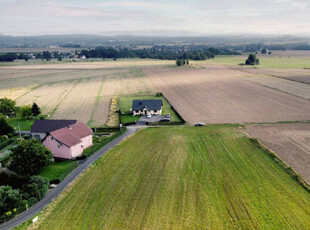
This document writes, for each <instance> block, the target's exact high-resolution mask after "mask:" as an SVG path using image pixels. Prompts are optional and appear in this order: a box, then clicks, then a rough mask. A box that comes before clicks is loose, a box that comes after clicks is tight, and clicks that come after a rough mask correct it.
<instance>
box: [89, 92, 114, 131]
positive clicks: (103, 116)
mask: <svg viewBox="0 0 310 230" xmlns="http://www.w3.org/2000/svg"><path fill="white" fill-rule="evenodd" d="M110 105H111V99H110V98H105V97H100V98H99V102H98V105H97V106H95V108H94V110H93V117H92V119H91V123H90V125H91V126H94V127H98V126H101V125H103V124H105V123H106V122H107V120H108V117H109V111H110Z"/></svg>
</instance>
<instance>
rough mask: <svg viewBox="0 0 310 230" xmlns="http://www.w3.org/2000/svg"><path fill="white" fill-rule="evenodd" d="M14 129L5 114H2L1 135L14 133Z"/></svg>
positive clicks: (0, 122)
mask: <svg viewBox="0 0 310 230" xmlns="http://www.w3.org/2000/svg"><path fill="white" fill-rule="evenodd" d="M13 132H14V129H13V127H12V126H10V125H9V124H8V122H7V120H6V118H5V117H4V116H3V115H0V136H2V135H8V134H10V133H13Z"/></svg>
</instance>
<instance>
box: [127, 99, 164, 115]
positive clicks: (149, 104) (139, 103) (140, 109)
mask: <svg viewBox="0 0 310 230" xmlns="http://www.w3.org/2000/svg"><path fill="white" fill-rule="evenodd" d="M162 106H163V102H162V100H133V101H132V113H133V115H134V116H136V115H161V112H162Z"/></svg>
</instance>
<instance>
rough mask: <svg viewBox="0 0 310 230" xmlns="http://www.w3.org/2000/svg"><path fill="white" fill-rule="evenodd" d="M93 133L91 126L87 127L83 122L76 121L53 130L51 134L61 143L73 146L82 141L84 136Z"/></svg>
mask: <svg viewBox="0 0 310 230" xmlns="http://www.w3.org/2000/svg"><path fill="white" fill-rule="evenodd" d="M91 134H92V131H91V129H90V128H88V127H87V125H85V124H84V123H82V122H78V123H75V124H73V125H69V126H67V127H65V128H62V129H58V130H55V131H53V132H51V135H52V136H53V137H54V138H55V139H56V140H58V141H60V142H61V143H63V144H65V145H67V146H69V147H71V146H74V145H76V144H78V143H80V142H82V141H81V139H82V138H84V137H87V136H89V135H91Z"/></svg>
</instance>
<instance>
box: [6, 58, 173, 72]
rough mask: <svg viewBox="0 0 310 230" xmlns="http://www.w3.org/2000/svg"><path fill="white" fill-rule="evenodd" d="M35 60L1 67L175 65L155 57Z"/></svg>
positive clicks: (171, 61)
mask: <svg viewBox="0 0 310 230" xmlns="http://www.w3.org/2000/svg"><path fill="white" fill-rule="evenodd" d="M41 63H42V62H41ZM41 63H40V61H39V62H38V61H37V60H33V61H28V63H26V64H24V65H21V64H18V63H16V65H14V63H4V64H7V66H2V67H1V68H3V69H15V68H17V69H29V70H31V69H102V68H119V67H139V66H142V67H143V66H170V65H173V66H174V65H175V61H174V60H156V59H118V60H117V61H113V60H106V61H102V59H96V60H84V61H80V60H78V61H77V62H71V61H70V62H65V61H62V62H50V63H48V62H46V63H44V64H41Z"/></svg>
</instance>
